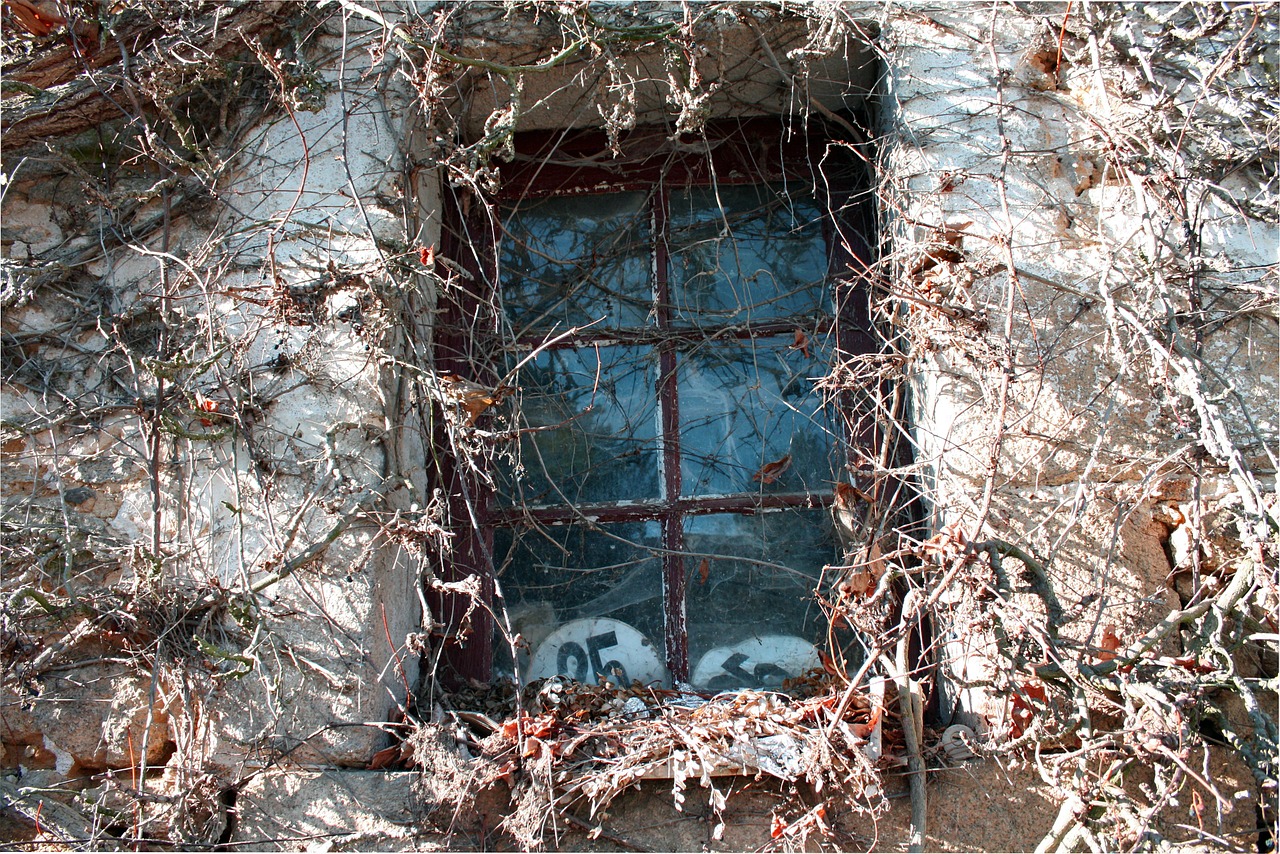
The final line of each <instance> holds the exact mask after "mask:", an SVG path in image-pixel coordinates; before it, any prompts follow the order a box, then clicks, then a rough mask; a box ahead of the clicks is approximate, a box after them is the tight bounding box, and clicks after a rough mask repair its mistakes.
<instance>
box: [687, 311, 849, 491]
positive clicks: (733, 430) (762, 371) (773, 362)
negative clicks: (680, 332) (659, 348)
mask: <svg viewBox="0 0 1280 854" xmlns="http://www.w3.org/2000/svg"><path fill="white" fill-rule="evenodd" d="M806 337H811V338H814V339H816V336H806ZM794 342H795V338H794V336H793V335H775V336H762V337H759V338H755V339H751V340H748V341H742V342H739V341H734V342H732V343H726V342H720V341H716V342H708V343H704V344H702V345H701V346H699V347H698V348H697V349H695V350H692V351H687V352H681V353H680V355H679V367H678V368H677V378H678V383H679V389H680V391H679V393H680V451H681V455H682V459H681V465H682V478H683V487H682V490H683V492H684V494H685V495H688V496H693V495H723V494H727V493H738V492H757V491H760V492H765V493H776V492H805V491H808V492H823V491H829V490H830V488H831V486H830V480H831V471H832V460H831V454H832V448H833V443H832V441H831V435H832V434H831V431H832V429H833V425H832V423H831V418H830V413H829V412H828V411H827V409H826V408H825V407H824V406H823V405H822V398H821V395H820V394H818V393H817V392H815V391H814V381H815V379H816V378H817V377H819V376H821V375H823V374H824V373H825V372H826V368H825V367H824V365H825V364H827V362H826V361H825V360H826V359H828V358H829V354H828V352H827V350H826V348H825V347H824V346H823V345H821V344H819V343H818V342H817V341H816V340H815V341H813V343H806V348H807V349H808V356H806V355H805V353H804V352H803V351H802V350H800V349H796V348H795V346H794Z"/></svg>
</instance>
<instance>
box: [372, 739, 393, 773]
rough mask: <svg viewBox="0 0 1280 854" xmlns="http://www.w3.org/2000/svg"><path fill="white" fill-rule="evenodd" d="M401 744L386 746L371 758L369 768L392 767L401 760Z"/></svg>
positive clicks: (374, 769) (376, 769) (375, 769)
mask: <svg viewBox="0 0 1280 854" xmlns="http://www.w3.org/2000/svg"><path fill="white" fill-rule="evenodd" d="M400 753H401V746H400V745H399V744H393V745H391V746H390V747H384V748H382V749H381V750H379V751H378V752H377V753H375V754H373V757H372V758H371V759H370V760H369V765H368V770H370V771H378V770H381V769H383V768H390V767H391V766H392V765H394V764H396V763H397V762H399V761H400V758H401V757H400Z"/></svg>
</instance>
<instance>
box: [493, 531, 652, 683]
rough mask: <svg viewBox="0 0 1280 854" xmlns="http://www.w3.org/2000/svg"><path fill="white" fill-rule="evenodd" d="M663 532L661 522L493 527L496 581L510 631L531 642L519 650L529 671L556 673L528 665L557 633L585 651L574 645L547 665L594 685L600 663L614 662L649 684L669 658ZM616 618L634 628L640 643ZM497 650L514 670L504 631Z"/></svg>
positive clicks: (500, 663) (533, 675) (535, 675)
mask: <svg viewBox="0 0 1280 854" xmlns="http://www.w3.org/2000/svg"><path fill="white" fill-rule="evenodd" d="M659 537H660V526H659V524H658V523H657V522H633V523H611V524H601V525H596V526H593V527H591V528H588V527H586V526H581V525H574V526H556V527H550V528H545V529H543V530H540V531H534V530H528V529H522V530H518V531H513V530H511V529H509V528H501V529H498V530H497V531H495V532H494V565H495V566H496V567H497V571H498V583H499V584H500V585H501V587H502V592H503V594H504V596H505V601H506V604H507V612H508V615H509V617H510V619H511V623H512V629H513V630H514V631H515V632H518V633H519V634H520V635H521V636H522V637H523V638H524V641H525V643H526V646H525V647H523V648H522V649H523V652H522V654H521V659H522V661H521V668H522V672H523V673H525V675H527V676H530V677H531V678H541V677H544V676H548V675H553V674H552V673H548V672H538V673H530V672H529V669H528V668H529V665H530V663H531V662H533V661H535V660H537V659H538V658H539V656H538V653H539V649H540V648H541V647H542V645H543V644H544V643H546V642H555V638H554V637H553V635H555V634H556V633H560V635H561V636H564V635H565V634H566V633H567V634H568V635H569V636H571V640H572V642H574V643H577V644H578V646H579V647H580V649H581V651H582V654H581V655H577V654H576V651H574V650H572V649H571V650H570V651H569V653H568V654H566V655H564V656H560V655H552V656H550V657H549V658H548V657H547V656H545V654H544V656H543V659H544V660H546V661H548V662H549V664H547V665H546V666H544V667H543V668H542V669H543V670H548V669H549V670H551V671H557V672H558V671H564V672H563V673H562V675H565V676H571V677H574V678H580V679H581V678H583V676H584V675H585V677H586V678H585V680H584V681H590V682H594V681H596V674H595V672H594V671H595V670H596V669H598V668H597V665H598V666H605V665H608V663H609V662H611V661H613V662H619V663H621V664H622V665H623V669H624V670H627V669H628V668H629V670H630V671H635V672H627V674H626V675H627V677H628V680H627V681H630V679H640V680H641V681H646V682H647V681H649V679H648V678H646V676H653V673H652V668H653V666H654V663H655V662H658V665H657V666H658V667H659V668H661V664H660V663H661V662H662V661H664V660H665V655H664V653H663V650H662V637H663V634H662V632H663V628H662V626H663V620H662V560H661V558H660V557H658V556H655V551H654V550H655V549H656V548H657V547H658V543H659ZM500 619H501V617H500ZM613 621H619V622H621V623H623V624H624V625H625V626H626V627H629V628H631V629H634V630H635V633H638V634H639V636H641V637H642V638H643V640H639V639H637V637H636V635H635V634H633V633H629V632H626V631H624V630H622V629H620V628H619V627H618V626H617V625H616V624H615V623H614V622H613ZM578 635H581V637H578ZM610 635H612V637H611V636H610ZM646 644H647V645H646ZM495 648H496V649H497V650H498V657H497V663H498V666H499V668H500V669H505V670H506V671H507V672H511V652H510V648H509V647H508V646H507V644H506V643H505V641H504V640H503V639H502V638H501V636H499V638H498V643H497V645H496V647H495ZM557 651H558V650H557ZM592 656H594V657H595V658H593V657H592ZM595 659H599V661H598V662H597V661H595ZM646 671H649V672H648V673H646ZM664 675H665V674H659V677H661V676H664Z"/></svg>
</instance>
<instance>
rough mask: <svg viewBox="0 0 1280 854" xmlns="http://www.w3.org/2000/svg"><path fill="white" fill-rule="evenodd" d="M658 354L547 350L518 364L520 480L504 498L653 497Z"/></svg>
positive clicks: (622, 349)
mask: <svg viewBox="0 0 1280 854" xmlns="http://www.w3.org/2000/svg"><path fill="white" fill-rule="evenodd" d="M656 378H657V356H656V354H655V353H654V351H653V350H652V349H651V348H649V347H642V346H622V345H619V346H600V347H583V348H581V349H562V350H547V351H544V352H542V353H540V354H539V355H538V356H537V357H536V358H535V359H534V360H533V361H532V362H530V363H529V364H527V365H525V366H524V367H523V368H521V369H520V376H519V379H518V383H519V386H520V388H521V390H522V394H521V398H520V411H521V413H522V415H523V417H524V422H525V424H526V425H527V429H526V431H525V432H524V433H523V434H522V436H521V441H520V458H521V465H522V466H523V468H524V477H523V479H522V480H520V481H519V482H516V483H513V482H512V480H511V478H508V481H507V482H506V483H505V484H504V490H503V491H504V493H505V494H506V496H507V498H508V499H509V500H521V501H524V502H527V503H530V504H576V503H583V502H597V501H624V500H640V499H650V498H657V497H658V495H659V492H658V476H659V472H660V467H659V463H658V453H659V452H658V445H659V443H658V425H659V419H658V410H657V405H658V404H657V393H656V391H655V385H656V382H657V379H656Z"/></svg>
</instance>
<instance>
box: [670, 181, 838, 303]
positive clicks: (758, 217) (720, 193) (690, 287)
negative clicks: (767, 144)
mask: <svg viewBox="0 0 1280 854" xmlns="http://www.w3.org/2000/svg"><path fill="white" fill-rule="evenodd" d="M822 219H823V217H822V211H821V209H820V208H819V207H818V205H816V204H815V203H814V202H813V201H812V200H805V199H803V198H800V199H793V198H789V197H788V196H786V195H785V194H782V193H781V192H780V191H779V189H778V188H775V187H772V186H770V185H765V184H756V185H747V186H720V187H693V188H690V189H685V190H677V191H675V192H673V193H672V194H671V246H672V256H671V260H672V270H671V284H672V295H671V300H672V302H673V304H674V306H675V309H676V313H677V317H678V322H680V323H699V322H702V323H706V322H711V323H718V324H730V323H742V322H748V321H751V322H759V321H762V320H772V319H777V318H785V317H793V316H797V315H812V314H814V313H815V312H819V311H823V310H826V309H827V302H828V297H827V293H826V288H825V287H824V283H825V280H826V276H827V254H826V243H825V241H824V240H823V236H822Z"/></svg>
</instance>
